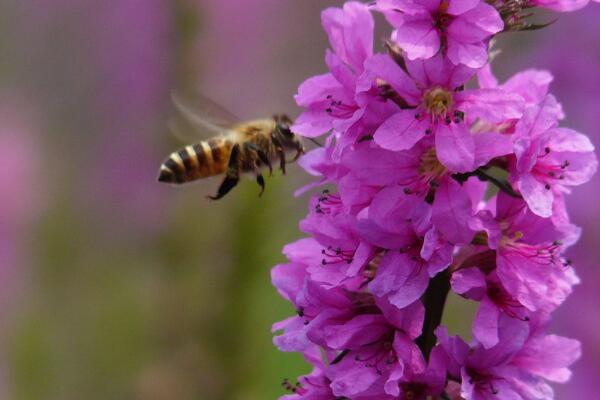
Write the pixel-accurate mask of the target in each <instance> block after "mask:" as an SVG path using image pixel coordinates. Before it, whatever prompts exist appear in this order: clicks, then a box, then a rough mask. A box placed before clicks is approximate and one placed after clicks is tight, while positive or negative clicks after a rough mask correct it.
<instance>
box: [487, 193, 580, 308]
mask: <svg viewBox="0 0 600 400" xmlns="http://www.w3.org/2000/svg"><path fill="white" fill-rule="evenodd" d="M484 213H485V212H484ZM486 232H487V236H488V245H489V247H490V248H491V249H494V250H495V252H496V259H495V268H496V273H497V276H498V279H499V282H500V283H501V284H502V288H503V289H504V290H505V291H506V292H507V294H508V295H510V296H509V297H510V300H507V301H511V302H512V301H513V300H512V299H514V300H516V301H517V302H518V303H519V304H520V305H522V306H523V307H525V308H527V309H528V310H530V311H538V310H543V311H545V312H551V311H553V310H554V309H556V307H558V306H559V305H560V304H562V302H563V301H564V300H565V299H566V297H567V296H568V295H569V294H570V293H571V291H572V286H573V285H574V284H576V283H578V282H579V280H578V278H577V276H576V275H575V273H574V271H573V269H572V268H569V263H568V262H567V261H566V260H564V259H563V258H562V255H561V250H562V247H563V243H562V241H561V240H562V239H563V235H564V234H565V231H564V230H561V229H558V228H557V226H555V225H554V224H553V221H552V220H551V219H548V218H540V217H539V216H537V215H535V214H533V213H532V212H531V211H530V210H529V209H528V208H527V205H526V203H525V202H524V201H523V200H520V199H515V198H512V197H510V196H508V195H506V194H503V193H500V194H499V195H498V196H497V199H496V215H495V221H490V222H488V223H487V228H486ZM480 267H484V268H486V267H487V268H489V267H490V266H486V265H480ZM491 267H492V268H493V267H494V266H493V265H492V266H491ZM515 307H516V304H515ZM513 312H516V311H515V310H513ZM517 315H521V314H517Z"/></svg>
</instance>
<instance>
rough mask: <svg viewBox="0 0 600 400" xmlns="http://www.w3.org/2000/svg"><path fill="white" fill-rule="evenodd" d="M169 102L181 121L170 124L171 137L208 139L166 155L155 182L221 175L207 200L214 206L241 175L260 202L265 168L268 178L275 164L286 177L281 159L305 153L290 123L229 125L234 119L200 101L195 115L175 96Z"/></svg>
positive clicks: (261, 121)
mask: <svg viewBox="0 0 600 400" xmlns="http://www.w3.org/2000/svg"><path fill="white" fill-rule="evenodd" d="M173 102H174V103H175V106H176V108H177V109H178V111H179V113H180V116H183V117H184V119H183V120H182V119H178V120H175V121H174V122H175V125H173V124H172V130H173V131H175V133H180V134H181V133H186V131H189V130H192V131H197V132H201V133H203V134H204V135H206V134H207V133H208V134H211V135H212V137H211V138H210V139H207V140H202V141H199V142H197V143H195V144H191V145H188V146H185V147H184V148H182V149H180V150H178V151H175V152H173V153H171V155H170V156H169V157H168V158H167V159H166V160H165V161H164V162H163V163H162V165H161V166H160V172H159V176H158V180H159V182H166V183H174V184H182V183H187V182H192V181H195V180H198V179H202V178H207V177H211V176H217V175H222V174H224V175H225V177H224V179H223V181H222V182H221V185H220V186H219V188H218V190H217V194H216V195H214V196H208V197H209V198H210V199H212V200H218V199H220V198H222V197H223V196H225V195H226V194H227V193H229V191H231V189H233V188H234V187H235V186H236V185H237V184H238V182H239V179H240V175H241V174H243V173H249V174H252V175H254V177H255V179H256V182H257V183H258V185H259V186H260V193H259V196H260V195H262V194H263V192H264V190H265V179H264V177H263V175H262V172H261V171H262V170H263V169H264V168H268V170H269V175H272V173H273V164H274V163H276V162H278V163H279V169H280V170H281V171H282V173H283V174H285V167H286V164H287V162H288V161H287V158H286V154H287V153H290V152H293V153H295V155H294V158H293V159H292V161H291V162H294V161H296V160H297V159H298V158H299V157H300V156H301V155H302V154H303V153H304V152H305V149H304V146H303V145H302V142H301V141H300V138H299V137H298V136H297V135H295V134H294V133H293V132H292V131H291V130H290V126H291V124H292V120H291V119H290V118H289V117H288V116H286V115H284V114H277V115H275V116H273V117H272V118H263V119H256V120H252V121H246V122H233V121H234V120H236V118H235V117H233V116H231V114H229V113H228V112H226V111H225V110H224V109H223V108H221V107H220V106H218V105H216V104H214V103H212V102H210V101H209V100H207V99H202V104H203V106H202V108H199V109H198V110H196V109H193V108H190V107H189V106H188V105H187V104H185V101H184V100H182V98H181V97H180V96H178V95H176V94H174V95H173ZM217 114H219V116H217V117H216V115H217ZM182 131H183V132H182Z"/></svg>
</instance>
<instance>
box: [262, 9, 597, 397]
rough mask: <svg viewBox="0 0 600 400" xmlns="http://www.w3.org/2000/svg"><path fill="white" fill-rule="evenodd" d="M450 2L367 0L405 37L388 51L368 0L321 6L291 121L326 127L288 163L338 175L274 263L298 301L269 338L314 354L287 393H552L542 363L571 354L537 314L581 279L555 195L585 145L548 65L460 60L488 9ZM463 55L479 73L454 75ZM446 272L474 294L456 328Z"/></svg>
mask: <svg viewBox="0 0 600 400" xmlns="http://www.w3.org/2000/svg"><path fill="white" fill-rule="evenodd" d="M463 3H464V4H463ZM463 3H460V2H458V1H456V2H455V1H451V2H447V1H442V2H440V1H437V0H433V1H429V2H426V1H417V0H415V1H409V0H407V1H403V0H387V1H383V0H382V1H379V2H378V3H377V5H376V7H377V8H378V9H379V10H381V11H383V12H384V13H385V14H386V16H387V18H388V19H389V20H390V21H391V22H392V24H393V25H394V26H395V27H396V28H397V31H396V32H395V34H394V35H395V37H396V39H397V40H398V42H400V44H401V45H402V47H404V48H403V49H400V48H395V47H394V45H393V44H389V45H388V51H389V54H373V53H372V49H371V42H372V38H373V36H372V32H373V20H372V18H371V16H370V14H369V12H368V9H367V8H366V6H363V5H360V4H357V3H348V4H346V6H345V7H344V9H329V10H327V11H326V12H325V13H324V14H323V21H324V26H325V29H326V30H327V32H328V35H329V38H330V42H331V43H332V47H333V48H334V50H335V53H333V52H330V53H328V55H327V61H328V66H329V68H330V71H331V72H330V73H329V74H327V75H323V76H320V77H316V78H312V79H311V80H308V81H307V82H305V83H304V84H303V85H302V86H301V89H300V94H299V96H298V100H299V103H300V104H301V105H304V106H306V108H307V109H306V110H305V113H304V114H303V116H302V117H301V118H300V120H299V124H297V126H296V127H295V128H296V129H297V130H299V131H300V130H301V129H302V128H303V127H305V128H306V131H305V132H306V135H307V136H316V135H319V134H322V133H324V132H325V131H327V130H330V131H331V134H330V135H329V136H328V137H327V138H326V141H325V145H324V147H323V148H319V149H317V150H314V151H312V152H310V153H309V154H307V155H306V156H305V157H303V158H302V159H301V165H302V166H303V167H304V168H305V169H306V170H307V171H308V172H309V173H311V174H313V175H316V176H320V177H321V178H320V181H319V182H316V183H314V184H312V185H309V187H314V186H316V185H321V184H324V183H327V184H330V185H332V186H334V187H335V189H328V190H324V191H323V192H322V194H320V195H316V196H313V197H312V199H311V201H310V211H309V214H308V216H307V217H306V218H305V219H304V220H302V222H301V223H300V228H301V230H302V231H303V232H305V233H306V234H308V235H309V237H308V238H305V239H301V240H299V241H297V242H295V243H292V244H290V245H288V246H286V247H285V249H284V252H285V254H286V256H287V258H288V260H289V262H288V263H287V264H282V265H279V266H277V267H276V268H275V269H274V270H273V283H274V285H275V286H276V287H277V288H278V290H279V292H280V293H281V294H282V296H283V297H285V298H286V299H288V300H289V301H290V302H291V303H292V304H293V305H294V307H295V309H296V312H297V315H296V316H293V317H291V318H288V319H287V320H284V321H282V322H280V323H278V324H275V325H274V327H273V329H274V330H275V331H281V334H279V336H276V337H275V339H274V342H275V344H276V345H277V346H278V347H280V348H281V349H282V350H284V351H301V352H304V353H305V356H306V357H307V359H308V360H309V362H310V363H311V364H313V365H314V366H315V369H314V370H313V373H312V374H311V375H310V376H309V377H308V378H301V379H300V382H299V384H297V385H295V386H290V384H286V385H287V387H288V389H290V390H291V391H292V392H294V394H293V395H291V396H288V397H286V399H300V398H313V399H339V398H352V399H397V398H400V399H407V398H411V399H412V398H414V399H420V400H424V399H426V398H428V397H436V398H437V397H439V396H442V395H443V396H445V397H448V398H452V399H456V400H458V399H466V400H470V399H474V400H481V399H495V398H506V399H514V400H519V399H520V400H529V399H531V400H534V399H535V400H540V399H551V398H552V396H553V395H552V390H551V389H550V387H549V386H548V383H547V382H546V380H551V381H558V382H561V381H565V380H566V379H568V376H569V370H568V366H569V364H571V363H572V362H573V361H575V359H577V358H578V357H579V345H578V343H577V342H575V341H571V340H569V339H565V338H561V337H558V336H552V335H547V334H546V327H547V324H548V320H549V317H548V315H549V313H550V312H552V311H554V310H555V309H556V308H557V307H558V306H559V305H560V304H561V303H562V302H564V300H565V299H566V298H567V297H568V296H569V295H570V293H571V291H572V289H573V286H574V285H575V284H577V283H578V282H579V280H578V277H577V276H576V274H575V272H574V270H573V268H572V267H571V266H570V262H569V261H567V260H566V259H565V258H564V251H565V250H566V248H567V247H569V246H570V245H572V244H573V243H575V242H576V240H577V239H578V237H579V234H580V229H579V228H578V227H576V226H575V225H573V224H572V223H571V222H570V220H569V216H568V213H567V209H566V205H565V195H566V194H567V193H568V188H569V187H570V186H573V185H576V184H580V183H583V182H585V181H586V180H587V179H589V178H590V176H591V175H592V174H593V173H594V172H595V169H596V164H597V162H596V158H595V156H594V154H593V147H592V146H591V144H590V142H589V141H588V140H587V139H586V138H585V137H584V136H582V135H581V134H578V133H576V132H573V131H570V130H567V129H564V128H558V121H559V120H561V119H563V118H564V114H563V111H562V108H561V107H560V105H559V104H558V103H557V102H556V101H555V100H554V98H553V97H552V96H550V95H549V94H548V87H549V84H550V82H551V81H552V76H551V75H550V74H549V73H548V72H545V71H539V70H527V71H524V72H522V73H518V74H516V75H515V76H513V77H512V78H510V79H509V80H508V81H507V82H505V83H504V84H502V85H500V84H499V83H498V81H497V80H496V78H495V77H494V76H493V74H492V72H491V69H490V68H489V67H484V68H482V69H481V70H479V71H477V70H475V69H472V68H470V67H469V66H468V64H469V63H473V62H475V61H478V62H479V61H480V62H481V63H483V62H485V59H486V57H487V55H485V57H484V58H481V57H480V58H478V57H476V56H473V54H474V53H470V52H469V51H470V50H473V51H474V52H476V51H479V50H481V49H483V51H484V52H487V42H488V39H489V38H490V37H491V35H493V34H494V33H496V32H497V31H499V30H500V29H502V25H501V23H500V25H499V26H498V27H497V30H493V29H488V30H487V31H486V29H485V27H489V26H491V25H493V20H496V19H499V16H498V13H497V12H496V11H495V10H494V9H493V8H492V7H491V6H489V5H487V3H485V2H480V1H471V0H469V1H465V2H463ZM497 5H498V6H503V7H504V6H509V5H503V4H500V3H497ZM486 13H487V14H486ZM484 14H485V15H487V17H486V16H485V15H484ZM477 18H481V19H482V20H479V22H481V24H480V25H478V29H479V31H477V29H475V27H474V26H475V25H476V24H477V22H476V20H477ZM483 20H485V21H484V22H482V21H483ZM432 21H433V22H435V26H434V27H432V25H431V24H432ZM361 24H362V25H361ZM427 24H429V25H427ZM473 24H475V25H473ZM486 24H488V25H486ZM359 25H361V26H359ZM441 28H444V29H441ZM463 28H464V29H463ZM467 28H468V29H467ZM420 29H422V30H423V31H424V32H425V33H424V34H423V35H422V36H420V37H419V39H422V40H421V41H416V42H415V41H414V40H413V39H414V38H415V35H416V34H421V33H423V32H420V31H419V30H420ZM469 29H473V31H469ZM469 32H470V33H469ZM477 32H479V33H481V34H480V35H479V36H478V35H477V34H476V33H477ZM482 32H483V33H482ZM469 34H471V36H470V37H469V38H468V40H467V39H466V38H467V36H469ZM461 35H462V36H461ZM434 39H435V40H434ZM403 40H407V42H408V45H406V44H405V43H404V44H403V42H402V41H403ZM436 40H437V42H436V43H435V45H432V44H433V43H434V42H435V41H436ZM415 43H416V45H415ZM465 43H468V44H469V46H466V48H467V49H468V50H469V51H466V50H465V52H464V53H461V52H460V51H458V53H457V52H456V49H460V48H461V47H460V46H463V45H464V44H465ZM453 46H454V47H453ZM440 47H441V48H442V50H443V51H438V50H439V49H440ZM453 49H454V50H453ZM419 52H421V53H419ZM459 53H460V54H459ZM415 54H417V55H416V56H415ZM459 55H460V56H465V57H466V58H467V59H468V60H467V61H465V59H462V58H461V59H458V58H453V57H455V56H456V57H458V56H459ZM419 57H423V58H427V59H425V60H422V59H421V60H415V59H413V58H419ZM465 64H467V65H465ZM476 73H477V75H478V78H479V84H480V88H479V89H471V88H469V89H466V88H465V85H466V83H467V82H468V81H469V80H470V79H471V78H472V77H473V76H474V75H475V74H476ZM540 185H541V187H543V189H544V190H545V191H544V192H543V195H544V196H545V197H544V196H542V195H540ZM490 186H494V187H495V188H494V189H495V191H497V193H496V192H491V193H492V194H491V195H490V191H489V187H490ZM513 186H514V187H513ZM548 194H549V195H548ZM450 288H452V289H453V290H454V291H455V292H456V293H458V294H460V295H461V296H463V297H465V298H467V299H470V300H473V301H476V302H478V303H479V309H478V311H477V315H476V316H475V318H474V320H473V325H472V326H473V330H472V332H473V337H474V341H473V343H472V344H470V345H467V344H466V343H465V342H464V341H462V339H460V338H450V337H448V335H447V333H446V331H445V328H441V327H440V322H441V316H442V312H443V307H444V301H445V298H446V294H447V293H448V291H449V290H450ZM436 328H437V339H438V344H437V345H436V337H435V335H434V332H436ZM315 346H317V347H318V348H320V349H321V351H322V352H323V356H324V359H321V358H314V357H312V356H310V353H311V352H314V349H315ZM561 346H562V347H564V348H565V349H566V350H564V351H563V350H562V349H557V348H558V347H561ZM546 350H548V351H551V352H552V353H553V354H545V353H544V351H546ZM540 360H541V361H540ZM447 377H449V380H448V379H447ZM303 379H304V380H303Z"/></svg>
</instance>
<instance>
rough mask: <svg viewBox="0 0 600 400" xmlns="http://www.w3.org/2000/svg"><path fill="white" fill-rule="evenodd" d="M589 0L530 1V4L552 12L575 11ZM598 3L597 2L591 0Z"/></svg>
mask: <svg viewBox="0 0 600 400" xmlns="http://www.w3.org/2000/svg"><path fill="white" fill-rule="evenodd" d="M589 1H590V0H532V1H531V4H533V5H535V6H538V7H543V8H549V9H551V10H554V11H561V12H564V11H575V10H579V9H581V8H583V7H585V6H587V5H588V3H589ZM593 1H598V0H593Z"/></svg>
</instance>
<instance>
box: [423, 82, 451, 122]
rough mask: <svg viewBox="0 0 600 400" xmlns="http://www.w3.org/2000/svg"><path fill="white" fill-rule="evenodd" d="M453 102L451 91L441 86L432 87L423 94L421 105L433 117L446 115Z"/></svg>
mask: <svg viewBox="0 0 600 400" xmlns="http://www.w3.org/2000/svg"><path fill="white" fill-rule="evenodd" d="M453 104H454V100H453V98H452V93H450V92H449V91H447V90H446V89H442V88H441V87H436V88H433V89H431V90H429V91H428V92H426V93H425V96H423V107H425V109H426V110H427V112H428V113H429V114H430V115H431V116H433V117H446V116H447V115H448V112H449V111H450V109H451V108H452V105H453Z"/></svg>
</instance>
